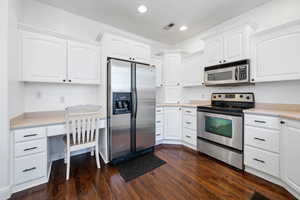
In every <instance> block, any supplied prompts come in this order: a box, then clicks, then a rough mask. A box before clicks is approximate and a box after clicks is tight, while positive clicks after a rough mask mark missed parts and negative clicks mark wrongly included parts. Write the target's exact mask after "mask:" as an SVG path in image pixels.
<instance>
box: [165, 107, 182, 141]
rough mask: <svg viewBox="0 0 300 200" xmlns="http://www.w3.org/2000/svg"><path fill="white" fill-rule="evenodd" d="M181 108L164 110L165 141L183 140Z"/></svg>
mask: <svg viewBox="0 0 300 200" xmlns="http://www.w3.org/2000/svg"><path fill="white" fill-rule="evenodd" d="M181 110H182V109H181V107H165V108H164V139H166V140H180V139H181V132H182V131H181V130H182V129H181V127H182V126H181V120H182V115H181Z"/></svg>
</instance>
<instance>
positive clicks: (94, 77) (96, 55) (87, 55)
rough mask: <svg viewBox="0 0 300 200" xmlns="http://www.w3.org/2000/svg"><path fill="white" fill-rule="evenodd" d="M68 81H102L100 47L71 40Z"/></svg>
mask: <svg viewBox="0 0 300 200" xmlns="http://www.w3.org/2000/svg"><path fill="white" fill-rule="evenodd" d="M68 46H69V48H68V54H69V56H68V81H71V82H72V83H83V84H99V83H100V47H98V46H93V45H87V44H82V43H79V42H71V41H70V42H69V45H68Z"/></svg>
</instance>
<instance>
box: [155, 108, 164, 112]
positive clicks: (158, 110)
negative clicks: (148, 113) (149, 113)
mask: <svg viewBox="0 0 300 200" xmlns="http://www.w3.org/2000/svg"><path fill="white" fill-rule="evenodd" d="M163 112H164V108H163V107H159V108H156V114H163Z"/></svg>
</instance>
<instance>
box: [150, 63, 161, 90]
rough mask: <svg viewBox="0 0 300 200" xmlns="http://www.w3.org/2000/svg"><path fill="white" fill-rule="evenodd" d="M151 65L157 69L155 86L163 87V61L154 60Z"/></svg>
mask: <svg viewBox="0 0 300 200" xmlns="http://www.w3.org/2000/svg"><path fill="white" fill-rule="evenodd" d="M151 63H152V65H153V66H154V68H155V74H156V77H155V78H156V79H155V85H156V87H162V86H163V73H162V61H161V60H159V59H152V61H151Z"/></svg>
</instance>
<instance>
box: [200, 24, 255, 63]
mask: <svg viewBox="0 0 300 200" xmlns="http://www.w3.org/2000/svg"><path fill="white" fill-rule="evenodd" d="M252 31H253V30H252V29H251V27H250V26H243V27H238V28H234V29H232V30H230V31H225V32H223V33H221V34H218V35H217V36H214V37H212V38H209V39H207V40H206V42H205V49H204V51H205V57H206V66H211V65H217V64H222V63H228V62H234V61H238V60H242V59H247V58H249V57H250V55H249V36H250V34H251V33H252Z"/></svg>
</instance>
